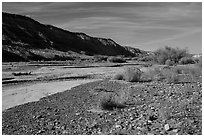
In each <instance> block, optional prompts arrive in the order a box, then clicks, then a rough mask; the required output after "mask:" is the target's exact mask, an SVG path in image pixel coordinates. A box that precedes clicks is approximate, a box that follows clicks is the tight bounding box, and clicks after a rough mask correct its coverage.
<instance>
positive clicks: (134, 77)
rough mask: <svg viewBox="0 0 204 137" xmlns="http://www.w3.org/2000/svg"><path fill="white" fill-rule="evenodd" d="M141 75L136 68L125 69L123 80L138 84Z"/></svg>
mask: <svg viewBox="0 0 204 137" xmlns="http://www.w3.org/2000/svg"><path fill="white" fill-rule="evenodd" d="M141 75H142V71H141V70H140V69H138V68H136V67H129V68H126V69H125V71H124V74H123V76H124V79H125V81H128V82H139V81H140V78H141Z"/></svg>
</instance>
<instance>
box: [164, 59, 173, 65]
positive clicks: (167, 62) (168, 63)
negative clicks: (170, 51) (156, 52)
mask: <svg viewBox="0 0 204 137" xmlns="http://www.w3.org/2000/svg"><path fill="white" fill-rule="evenodd" d="M165 64H166V65H168V66H173V65H174V64H175V62H174V61H172V60H170V59H167V60H166V62H165Z"/></svg>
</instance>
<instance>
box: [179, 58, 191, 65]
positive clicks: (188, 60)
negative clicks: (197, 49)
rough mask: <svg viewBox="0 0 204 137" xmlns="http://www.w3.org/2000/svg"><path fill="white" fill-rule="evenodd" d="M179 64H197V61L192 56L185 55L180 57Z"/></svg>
mask: <svg viewBox="0 0 204 137" xmlns="http://www.w3.org/2000/svg"><path fill="white" fill-rule="evenodd" d="M179 64H182V65H185V64H195V61H194V60H193V58H192V57H183V58H181V59H180V61H179Z"/></svg>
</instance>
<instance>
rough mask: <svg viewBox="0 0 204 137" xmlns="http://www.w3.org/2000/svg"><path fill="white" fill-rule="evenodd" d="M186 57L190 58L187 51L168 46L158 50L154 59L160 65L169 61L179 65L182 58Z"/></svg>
mask: <svg viewBox="0 0 204 137" xmlns="http://www.w3.org/2000/svg"><path fill="white" fill-rule="evenodd" d="M186 56H188V53H187V50H185V49H179V48H171V47H168V46H166V47H165V48H161V49H158V50H157V51H156V52H155V53H154V56H153V59H154V61H155V62H156V63H159V64H165V62H166V61H167V60H171V61H174V62H175V63H176V64H177V63H178V62H179V60H180V59H181V58H183V57H186Z"/></svg>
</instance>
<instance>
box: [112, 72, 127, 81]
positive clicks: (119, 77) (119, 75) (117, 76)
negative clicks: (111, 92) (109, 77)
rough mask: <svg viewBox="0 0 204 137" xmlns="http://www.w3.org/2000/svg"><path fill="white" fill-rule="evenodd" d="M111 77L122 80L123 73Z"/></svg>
mask: <svg viewBox="0 0 204 137" xmlns="http://www.w3.org/2000/svg"><path fill="white" fill-rule="evenodd" d="M113 79H115V80H123V79H124V76H123V74H120V73H119V74H116V75H115V76H114V77H113Z"/></svg>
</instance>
